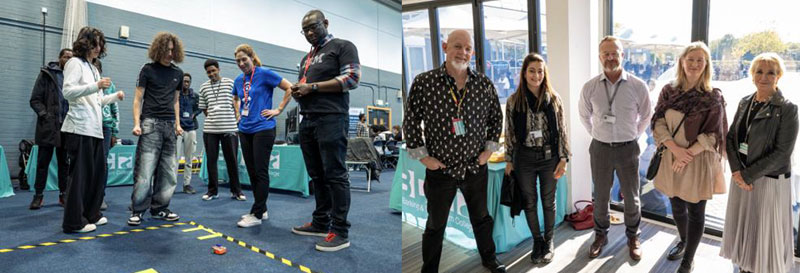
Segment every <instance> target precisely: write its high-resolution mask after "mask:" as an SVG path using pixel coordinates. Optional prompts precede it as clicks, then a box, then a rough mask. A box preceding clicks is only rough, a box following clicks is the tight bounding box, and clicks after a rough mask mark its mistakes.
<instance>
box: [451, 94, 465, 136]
mask: <svg viewBox="0 0 800 273" xmlns="http://www.w3.org/2000/svg"><path fill="white" fill-rule="evenodd" d="M450 95H451V96H453V102H455V103H456V117H455V118H453V127H452V128H451V132H453V134H455V135H456V136H463V135H465V134H466V133H467V127H466V126H464V120H463V119H461V104H462V103H464V99H466V96H467V87H466V86H464V92H462V93H461V100H459V99H458V98H456V93H455V91H453V88H452V87H450Z"/></svg>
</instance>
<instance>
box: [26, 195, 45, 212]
mask: <svg viewBox="0 0 800 273" xmlns="http://www.w3.org/2000/svg"><path fill="white" fill-rule="evenodd" d="M43 204H44V195H43V194H34V195H33V200H32V201H31V206H30V207H29V208H30V209H32V210H37V209H40V208H42V205H43Z"/></svg>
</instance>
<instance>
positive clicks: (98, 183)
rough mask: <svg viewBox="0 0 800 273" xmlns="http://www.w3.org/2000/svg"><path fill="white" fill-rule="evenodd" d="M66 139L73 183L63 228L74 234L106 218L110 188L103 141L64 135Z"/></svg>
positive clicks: (70, 175) (69, 183)
mask: <svg viewBox="0 0 800 273" xmlns="http://www.w3.org/2000/svg"><path fill="white" fill-rule="evenodd" d="M63 139H64V140H65V141H64V148H65V149H66V150H67V162H69V163H68V169H69V176H68V177H69V182H68V183H67V191H66V194H67V200H66V203H65V204H64V222H63V223H62V224H61V228H63V229H64V231H65V232H71V231H75V230H79V229H82V228H83V227H84V226H85V225H86V224H90V223H95V222H97V221H98V220H100V218H101V217H103V214H102V213H101V212H100V205H101V204H102V203H103V197H104V196H103V195H104V192H105V186H106V183H105V182H106V177H105V172H106V160H105V158H104V157H103V146H102V145H103V140H102V139H99V138H94V137H90V136H82V135H76V134H70V133H64V138H63Z"/></svg>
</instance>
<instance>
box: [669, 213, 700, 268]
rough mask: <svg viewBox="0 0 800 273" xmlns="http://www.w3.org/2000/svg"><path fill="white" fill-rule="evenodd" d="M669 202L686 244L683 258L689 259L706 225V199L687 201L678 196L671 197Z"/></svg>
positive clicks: (682, 239)
mask: <svg viewBox="0 0 800 273" xmlns="http://www.w3.org/2000/svg"><path fill="white" fill-rule="evenodd" d="M669 203H670V204H672V218H673V219H675V226H676V227H678V234H679V236H680V237H681V241H682V242H684V243H685V244H686V252H685V253H684V254H683V259H686V260H689V261H691V260H693V259H694V253H695V252H696V251H697V246H699V245H700V239H702V238H703V231H704V230H705V227H706V200H702V201H700V202H697V203H689V202H686V201H684V200H683V199H680V198H679V197H672V198H670V199H669Z"/></svg>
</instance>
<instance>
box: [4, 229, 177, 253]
mask: <svg viewBox="0 0 800 273" xmlns="http://www.w3.org/2000/svg"><path fill="white" fill-rule="evenodd" d="M187 224H188V223H174V224H163V225H160V227H146V228H145V229H140V228H137V229H131V230H128V231H124V230H123V231H117V232H114V233H105V234H99V235H97V236H86V237H73V239H62V240H56V241H52V242H44V243H39V244H31V245H21V246H17V247H14V248H1V249H0V253H8V252H13V251H20V250H26V249H34V248H39V247H46V246H56V245H63V244H68V243H74V242H78V241H89V240H93V239H100V238H106V237H113V236H119V235H125V234H131V232H142V231H145V230H157V229H160V228H171V227H175V226H182V225H187Z"/></svg>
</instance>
